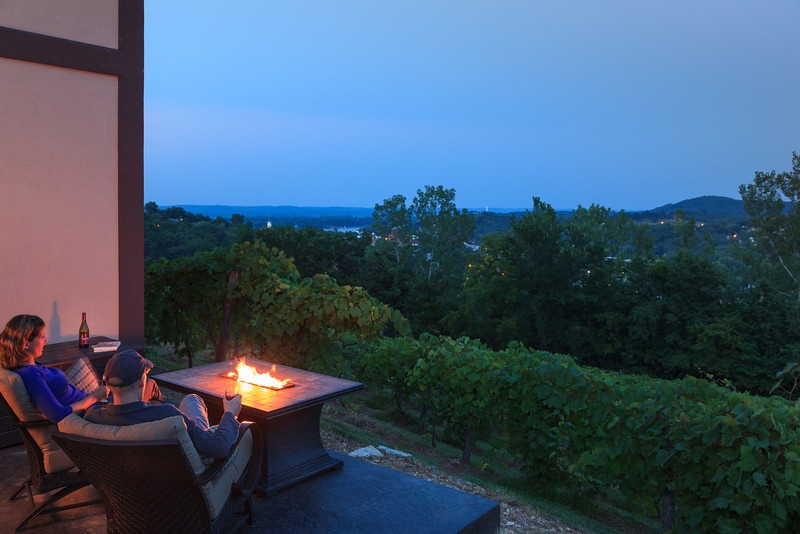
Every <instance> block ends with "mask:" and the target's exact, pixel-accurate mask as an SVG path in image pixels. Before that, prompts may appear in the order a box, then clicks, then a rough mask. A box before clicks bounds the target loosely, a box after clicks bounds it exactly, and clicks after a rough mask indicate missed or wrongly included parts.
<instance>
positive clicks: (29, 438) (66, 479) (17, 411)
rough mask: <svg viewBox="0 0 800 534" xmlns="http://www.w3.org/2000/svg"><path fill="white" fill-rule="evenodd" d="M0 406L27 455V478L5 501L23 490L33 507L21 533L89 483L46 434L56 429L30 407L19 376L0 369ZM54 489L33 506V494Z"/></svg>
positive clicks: (20, 493) (57, 509)
mask: <svg viewBox="0 0 800 534" xmlns="http://www.w3.org/2000/svg"><path fill="white" fill-rule="evenodd" d="M0 404H1V405H2V406H3V407H4V408H5V409H6V411H7V412H8V415H9V417H10V419H11V422H12V423H13V425H14V426H16V427H17V428H18V429H19V432H20V434H21V435H22V442H23V443H24V444H25V449H26V451H27V453H28V467H29V469H30V476H29V477H28V479H27V480H26V481H25V482H23V483H22V484H21V485H20V486H19V488H17V490H16V491H15V492H14V493H13V494H12V495H11V497H10V498H9V500H11V501H13V500H15V499H17V498H19V497H20V496H21V495H22V494H23V493H25V492H26V490H27V493H28V497H29V498H30V502H31V506H34V510H33V512H31V513H30V515H28V517H26V518H25V520H23V521H22V522H21V523H20V524H19V525H17V528H16V531H17V532H22V531H23V530H25V527H27V525H28V523H30V522H31V521H33V520H34V519H35V518H36V517H37V516H39V515H40V514H42V513H50V512H56V511H59V510H61V509H62V508H60V507H57V506H55V504H56V503H57V502H58V501H59V500H61V499H62V498H63V497H66V496H67V495H69V494H70V493H72V492H74V491H76V490H78V489H81V488H83V487H85V486H88V485H89V481H88V480H86V477H84V476H83V474H82V473H81V472H80V471H78V470H77V469H76V468H75V464H74V463H73V462H72V460H70V459H69V458H68V457H67V455H66V454H65V453H64V451H62V450H61V449H60V448H59V447H58V445H57V444H56V443H55V442H54V441H53V440H52V439H51V437H50V434H51V432H53V431H54V430H55V429H56V425H54V424H53V423H51V422H50V421H48V420H47V419H46V418H45V417H44V415H42V413H41V412H40V411H39V410H37V409H36V407H35V406H34V405H33V403H32V402H31V399H30V397H29V396H28V391H27V390H26V389H25V384H24V383H23V382H22V379H21V378H20V376H19V375H18V374H17V373H15V372H13V371H9V370H8V369H3V368H0ZM59 488H60V489H59ZM56 489H58V491H56V492H55V493H53V494H52V495H50V496H49V497H48V498H47V499H46V500H45V501H44V502H43V503H42V504H40V505H39V506H38V507H37V506H36V504H35V502H34V500H33V494H34V492H36V493H37V494H39V493H48V492H51V491H53V490H56ZM99 503H100V501H98V500H93V501H87V502H84V503H81V505H90V504H99ZM73 506H74V505H72V506H70V508H72V507H73Z"/></svg>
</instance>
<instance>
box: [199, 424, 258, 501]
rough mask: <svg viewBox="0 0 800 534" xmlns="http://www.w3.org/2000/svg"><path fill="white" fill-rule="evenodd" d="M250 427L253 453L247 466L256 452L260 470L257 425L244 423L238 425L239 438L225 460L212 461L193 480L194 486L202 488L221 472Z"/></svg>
mask: <svg viewBox="0 0 800 534" xmlns="http://www.w3.org/2000/svg"><path fill="white" fill-rule="evenodd" d="M251 427H252V431H251V434H252V435H253V453H252V455H251V458H250V462H248V465H250V463H252V461H253V459H252V456H255V455H256V452H258V454H259V468H260V455H261V454H262V451H261V449H262V447H261V432H259V430H258V425H256V424H255V423H250V422H244V423H241V424H240V425H239V436H238V437H237V438H236V442H234V444H233V445H232V446H231V450H230V451H229V452H228V456H226V457H225V458H217V459H216V460H214V462H212V464H211V465H209V466H208V467H207V468H206V470H205V471H203V472H202V473H201V474H200V475H198V477H197V478H196V479H195V484H197V485H198V486H202V485H204V484H206V483H207V482H208V481H210V480H211V479H213V478H214V477H215V476H217V475H218V474H219V473H220V471H222V469H223V468H224V467H225V466H226V465H227V463H228V460H229V459H230V457H231V454H232V453H233V451H235V450H236V448H237V447H238V446H239V442H240V441H242V437H243V436H244V434H245V432H246V431H247V429H248V428H251ZM256 441H258V451H256Z"/></svg>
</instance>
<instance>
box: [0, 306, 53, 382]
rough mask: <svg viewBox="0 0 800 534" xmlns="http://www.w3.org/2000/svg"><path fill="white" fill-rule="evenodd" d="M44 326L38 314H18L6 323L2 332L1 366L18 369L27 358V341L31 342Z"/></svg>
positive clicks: (0, 337)
mask: <svg viewBox="0 0 800 534" xmlns="http://www.w3.org/2000/svg"><path fill="white" fill-rule="evenodd" d="M43 328H44V320H43V319H42V318H41V317H39V316H37V315H16V316H14V317H12V318H11V320H10V321H8V322H7V323H6V327H5V328H4V329H3V333H2V334H0V366H3V367H5V368H6V369H16V368H17V367H19V366H20V365H21V364H22V363H23V362H24V361H25V360H26V359H27V355H26V354H25V342H26V341H28V342H31V341H33V340H34V338H36V336H38V335H39V334H40V333H41V331H42V329H43Z"/></svg>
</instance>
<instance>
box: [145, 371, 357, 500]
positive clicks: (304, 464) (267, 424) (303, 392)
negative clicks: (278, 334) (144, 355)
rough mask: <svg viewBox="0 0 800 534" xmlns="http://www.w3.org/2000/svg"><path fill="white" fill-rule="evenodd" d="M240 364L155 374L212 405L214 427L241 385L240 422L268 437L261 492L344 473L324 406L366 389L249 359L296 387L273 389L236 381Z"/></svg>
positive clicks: (162, 381) (168, 385)
mask: <svg viewBox="0 0 800 534" xmlns="http://www.w3.org/2000/svg"><path fill="white" fill-rule="evenodd" d="M236 363H237V362H235V361H228V362H218V363H212V364H209V365H203V366H200V367H191V368H189V369H183V370H180V371H172V372H169V373H162V374H158V375H154V376H153V378H154V379H155V380H156V382H157V383H158V384H159V386H161V387H164V388H167V389H171V390H174V391H178V392H180V393H196V394H197V395H199V396H200V397H202V398H203V400H204V401H205V403H206V406H208V411H209V418H210V420H211V422H212V423H213V422H215V421H219V418H220V416H221V415H222V398H223V397H224V396H225V391H226V389H232V387H233V386H234V385H237V384H238V388H239V393H240V394H241V395H242V411H241V413H240V414H239V419H241V420H247V421H254V422H256V423H258V425H259V427H260V428H261V431H262V432H263V433H264V460H265V462H264V464H263V465H262V467H261V470H262V479H261V483H260V486H259V488H260V489H261V490H262V491H263V492H265V493H266V494H267V495H273V494H275V493H276V492H277V491H279V490H281V489H283V488H286V487H289V486H291V485H293V484H297V483H299V482H302V481H304V480H306V479H308V478H310V477H313V476H315V475H317V474H319V473H322V472H324V471H329V470H331V469H338V468H340V467H341V466H342V464H343V462H342V461H341V460H337V459H335V458H333V457H332V456H331V455H330V454H329V453H328V451H327V450H326V449H325V448H324V447H323V446H322V439H321V438H320V434H319V421H320V415H321V414H322V405H323V404H325V403H326V402H328V401H330V400H334V399H338V398H340V397H343V396H345V395H350V394H351V393H355V392H357V391H360V390H362V389H364V385H363V384H361V383H359V382H351V381H349V380H343V379H341V378H335V377H332V376H326V375H322V374H318V373H312V372H310V371H304V370H302V369H295V368H293V367H287V366H283V365H276V364H272V363H270V362H265V361H261V360H255V359H252V360H251V359H248V360H247V364H248V365H251V366H253V367H255V368H256V370H257V371H258V372H259V373H267V372H271V373H272V375H273V376H275V377H280V378H289V379H290V380H291V383H290V387H285V388H283V389H277V390H273V389H268V388H266V387H263V386H257V385H253V384H248V383H245V382H238V383H236V382H235V379H234V378H230V377H229V376H227V375H228V374H229V373H231V372H235V369H236Z"/></svg>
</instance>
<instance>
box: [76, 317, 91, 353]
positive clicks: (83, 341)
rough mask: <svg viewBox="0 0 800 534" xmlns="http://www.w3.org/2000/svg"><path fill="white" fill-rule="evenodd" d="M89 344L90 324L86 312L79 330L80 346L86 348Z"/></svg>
mask: <svg viewBox="0 0 800 534" xmlns="http://www.w3.org/2000/svg"><path fill="white" fill-rule="evenodd" d="M88 346H89V325H88V324H87V323H86V312H83V316H82V317H81V327H80V329H79V330H78V347H80V348H82V349H85V348H87V347H88Z"/></svg>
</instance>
